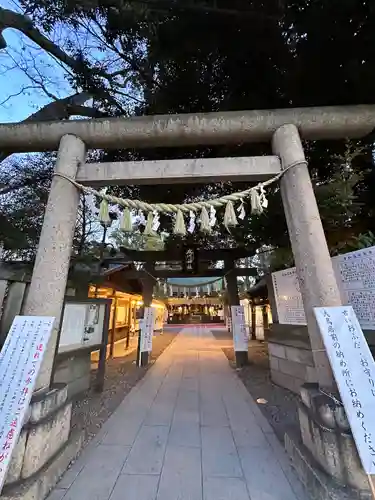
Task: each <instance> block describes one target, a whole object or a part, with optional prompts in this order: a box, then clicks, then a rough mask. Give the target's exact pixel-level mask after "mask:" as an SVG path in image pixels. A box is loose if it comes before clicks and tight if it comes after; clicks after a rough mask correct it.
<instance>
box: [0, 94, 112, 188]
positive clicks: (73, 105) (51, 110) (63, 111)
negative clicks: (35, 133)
mask: <svg viewBox="0 0 375 500" xmlns="http://www.w3.org/2000/svg"><path fill="white" fill-rule="evenodd" d="M90 98H91V95H90V94H89V93H88V92H80V93H79V94H74V95H72V96H69V97H66V98H65V99H59V100H57V101H54V102H50V103H49V104H47V105H46V106H44V107H43V108H42V109H39V110H38V111H37V112H36V113H33V114H32V115H30V116H29V117H27V118H26V119H25V120H23V122H44V121H52V120H66V119H68V118H69V117H70V116H89V117H90V118H98V117H103V116H105V114H104V113H102V112H100V111H98V110H96V109H93V108H89V107H86V106H83V104H84V103H85V102H86V101H88V100H89V99H90ZM11 154H12V152H3V153H0V163H1V162H2V161H3V160H5V158H7V157H8V156H10V155H11ZM20 187H23V186H20ZM16 189H19V188H16ZM13 190H14V189H10V191H13ZM10 191H6V192H10ZM6 192H3V191H0V194H6Z"/></svg>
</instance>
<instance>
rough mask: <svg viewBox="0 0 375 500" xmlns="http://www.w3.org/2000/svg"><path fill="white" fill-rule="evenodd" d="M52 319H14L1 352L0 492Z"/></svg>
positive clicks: (32, 388)
mask: <svg viewBox="0 0 375 500" xmlns="http://www.w3.org/2000/svg"><path fill="white" fill-rule="evenodd" d="M54 321H55V318H51V317H44V316H41V317H40V316H16V317H15V318H14V321H13V323H12V326H11V328H10V330H9V333H8V335H7V338H6V341H5V344H4V346H3V348H2V350H1V352H0V492H1V490H2V487H3V485H4V481H5V477H6V474H7V470H8V467H9V464H10V460H11V456H12V452H13V449H14V447H15V445H16V443H17V440H18V437H19V435H20V432H21V429H22V425H23V423H24V422H23V421H24V418H25V414H26V411H27V409H28V407H29V404H30V399H31V396H32V393H33V390H34V386H35V382H36V379H37V376H38V372H39V370H40V366H41V363H42V360H43V357H44V353H45V351H46V347H47V344H48V340H49V338H50V336H51V332H52V329H53V323H54Z"/></svg>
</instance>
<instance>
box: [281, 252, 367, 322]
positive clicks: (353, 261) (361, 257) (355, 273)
mask: <svg viewBox="0 0 375 500" xmlns="http://www.w3.org/2000/svg"><path fill="white" fill-rule="evenodd" d="M332 266H333V270H334V272H335V276H336V280H337V285H338V287H339V290H340V294H341V298H342V301H343V303H344V304H350V305H351V306H353V309H354V311H355V313H356V315H357V318H358V321H359V323H360V325H361V327H362V328H364V329H365V330H374V329H375V247H370V248H363V249H361V250H356V251H355V252H349V253H346V254H342V255H337V256H335V257H333V258H332ZM272 282H273V288H274V292H275V302H276V307H277V314H278V317H279V322H280V324H284V325H306V316H305V311H304V308H303V302H302V296H301V291H300V286H299V281H298V277H297V273H296V268H295V267H292V268H290V269H284V270H282V271H278V272H276V273H272Z"/></svg>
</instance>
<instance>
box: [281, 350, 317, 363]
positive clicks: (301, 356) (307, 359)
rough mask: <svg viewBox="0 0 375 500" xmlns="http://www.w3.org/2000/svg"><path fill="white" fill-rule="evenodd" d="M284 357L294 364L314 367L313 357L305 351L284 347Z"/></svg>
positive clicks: (309, 352)
mask: <svg viewBox="0 0 375 500" xmlns="http://www.w3.org/2000/svg"><path fill="white" fill-rule="evenodd" d="M285 357H286V358H287V359H289V360H290V361H294V362H295V363H301V364H304V365H308V366H314V360H313V355H312V352H311V351H308V350H306V349H298V348H296V347H290V346H285Z"/></svg>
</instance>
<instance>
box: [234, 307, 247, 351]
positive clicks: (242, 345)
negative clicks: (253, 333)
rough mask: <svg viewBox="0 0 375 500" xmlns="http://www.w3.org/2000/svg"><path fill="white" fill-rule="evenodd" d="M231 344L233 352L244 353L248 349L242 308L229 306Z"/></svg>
mask: <svg viewBox="0 0 375 500" xmlns="http://www.w3.org/2000/svg"><path fill="white" fill-rule="evenodd" d="M231 313H232V329H233V343H234V350H235V351H246V352H247V350H248V347H249V335H248V333H247V328H246V323H245V310H244V307H243V306H231Z"/></svg>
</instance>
